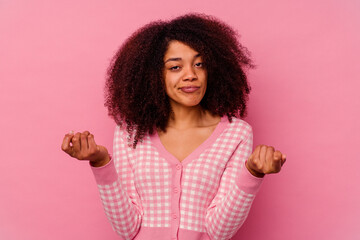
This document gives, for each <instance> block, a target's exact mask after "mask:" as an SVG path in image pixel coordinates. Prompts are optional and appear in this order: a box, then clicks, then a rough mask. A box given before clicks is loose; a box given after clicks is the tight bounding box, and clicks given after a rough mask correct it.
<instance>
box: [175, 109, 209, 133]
mask: <svg viewBox="0 0 360 240" xmlns="http://www.w3.org/2000/svg"><path fill="white" fill-rule="evenodd" d="M171 108H172V110H173V113H172V114H171V116H170V118H169V122H168V127H171V128H175V129H179V130H181V129H188V128H193V127H198V126H201V125H203V124H202V123H203V122H204V121H205V118H206V117H208V116H207V115H208V114H207V113H206V111H205V110H203V109H202V107H201V106H200V105H196V106H193V107H186V106H182V105H178V104H171Z"/></svg>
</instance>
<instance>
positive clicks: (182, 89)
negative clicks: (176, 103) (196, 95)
mask: <svg viewBox="0 0 360 240" xmlns="http://www.w3.org/2000/svg"><path fill="white" fill-rule="evenodd" d="M199 88H200V87H195V86H191V87H182V88H180V90H181V91H183V92H186V93H193V92H195V91H197V90H198V89H199Z"/></svg>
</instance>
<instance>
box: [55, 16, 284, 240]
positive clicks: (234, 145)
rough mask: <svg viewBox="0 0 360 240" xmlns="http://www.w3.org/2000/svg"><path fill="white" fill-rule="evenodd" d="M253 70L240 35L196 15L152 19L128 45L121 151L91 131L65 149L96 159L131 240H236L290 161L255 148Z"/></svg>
mask: <svg viewBox="0 0 360 240" xmlns="http://www.w3.org/2000/svg"><path fill="white" fill-rule="evenodd" d="M248 67H252V64H251V60H250V58H249V57H248V53H247V51H246V49H245V48H244V47H243V46H242V45H241V44H240V43H239V42H238V40H237V35H236V33H235V31H234V30H233V29H232V28H231V27H229V26H228V25H227V24H225V23H223V22H221V21H220V20H218V19H216V18H214V17H210V16H206V15H202V14H187V15H184V16H180V17H178V18H175V19H173V20H171V21H157V22H152V23H150V24H148V25H146V26H144V27H142V28H141V29H139V30H138V31H136V32H135V33H134V34H133V35H132V36H131V37H129V38H128V39H127V41H126V42H125V43H124V44H123V45H122V46H121V48H120V50H119V51H118V53H117V54H116V56H115V57H114V60H113V62H112V63H111V66H110V68H109V72H108V78H107V82H106V104H105V105H106V106H107V107H108V109H109V115H110V116H112V117H113V118H114V120H115V121H116V123H117V127H116V129H115V136H114V145H113V157H110V155H109V154H108V151H107V149H106V148H105V147H103V146H101V145H97V144H96V143H95V139H94V136H93V135H92V134H91V133H89V132H88V131H85V132H82V133H80V132H78V133H75V134H74V133H73V132H71V133H69V134H66V135H65V137H64V139H63V143H62V149H63V150H64V151H65V152H66V153H68V154H69V155H70V156H72V157H74V158H77V159H79V160H89V162H90V165H91V169H92V171H93V173H94V176H95V179H96V181H97V184H98V188H99V191H100V196H101V199H102V202H103V206H104V209H105V212H106V215H107V217H108V219H109V221H110V222H111V224H112V226H113V229H114V230H115V231H116V232H117V233H118V234H119V235H120V236H121V237H123V238H124V239H157V240H165V239H180V240H195V239H230V238H231V237H232V236H234V235H235V233H236V232H237V230H238V229H239V228H240V226H241V225H242V223H243V222H244V221H245V219H246V217H247V215H248V213H249V210H250V206H251V204H252V201H253V199H254V197H255V195H256V193H257V192H258V190H259V187H260V185H261V182H262V181H263V177H264V175H265V174H269V173H277V172H279V171H280V169H281V167H282V165H283V164H284V162H285V160H286V157H285V155H284V154H282V153H281V152H280V151H275V149H274V148H273V147H271V146H266V145H259V146H257V147H256V148H255V150H254V152H252V143H253V135H252V128H251V126H250V125H249V124H248V123H246V122H245V121H244V120H241V119H240V117H243V116H244V115H245V113H246V101H247V97H248V94H249V92H250V86H249V84H248V82H247V78H246V75H245V72H244V70H245V68H248Z"/></svg>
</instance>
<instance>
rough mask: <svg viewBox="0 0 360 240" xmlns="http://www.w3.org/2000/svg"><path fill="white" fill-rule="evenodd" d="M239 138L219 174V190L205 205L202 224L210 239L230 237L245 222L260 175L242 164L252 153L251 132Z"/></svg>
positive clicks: (256, 190) (257, 188) (260, 180)
mask: <svg viewBox="0 0 360 240" xmlns="http://www.w3.org/2000/svg"><path fill="white" fill-rule="evenodd" d="M247 129H248V134H247V137H246V138H245V139H243V140H241V141H240V143H239V144H238V146H237V147H236V149H235V151H234V153H233V155H232V156H231V158H230V159H229V161H228V163H227V165H226V168H225V170H224V173H223V175H222V177H221V182H220V186H219V189H218V192H217V194H216V196H215V197H214V199H213V200H212V202H211V204H210V205H209V207H208V208H207V212H206V219H205V227H206V231H207V234H208V235H209V237H210V238H211V239H212V240H220V239H221V240H225V239H230V238H232V237H233V236H234V235H235V234H236V232H237V231H238V230H239V228H240V227H241V225H242V224H243V223H244V221H245V219H246V217H247V216H248V213H249V211H250V207H251V204H252V202H253V200H254V198H255V195H256V193H257V192H258V190H259V188H260V185H261V183H262V181H263V178H257V177H255V176H253V175H252V174H251V173H250V172H249V171H248V169H247V168H246V166H245V163H246V161H247V159H248V157H249V156H250V155H251V153H252V144H253V134H252V129H251V127H250V125H248V128H247Z"/></svg>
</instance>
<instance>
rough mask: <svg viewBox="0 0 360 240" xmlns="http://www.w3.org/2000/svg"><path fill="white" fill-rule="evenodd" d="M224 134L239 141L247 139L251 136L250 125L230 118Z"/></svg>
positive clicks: (238, 119)
mask: <svg viewBox="0 0 360 240" xmlns="http://www.w3.org/2000/svg"><path fill="white" fill-rule="evenodd" d="M226 132H227V133H228V135H231V136H233V137H238V138H240V139H239V140H244V139H247V138H249V137H252V135H253V130H252V127H251V125H250V124H249V123H248V122H246V121H244V120H242V119H240V118H236V117H232V119H231V122H228V126H227V128H226Z"/></svg>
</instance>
